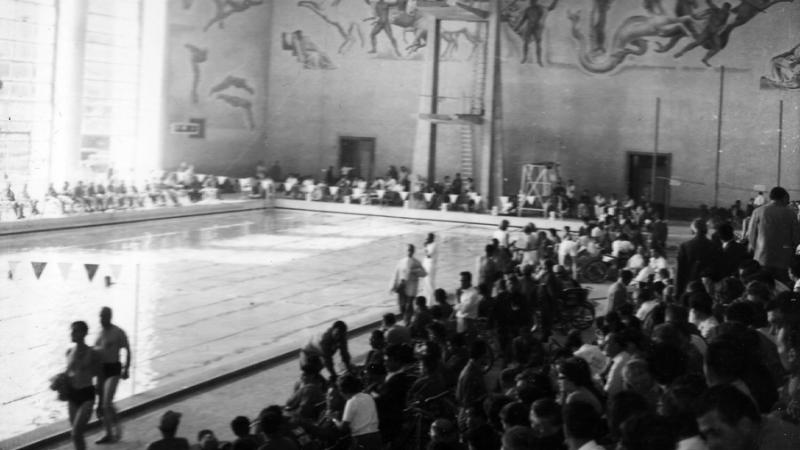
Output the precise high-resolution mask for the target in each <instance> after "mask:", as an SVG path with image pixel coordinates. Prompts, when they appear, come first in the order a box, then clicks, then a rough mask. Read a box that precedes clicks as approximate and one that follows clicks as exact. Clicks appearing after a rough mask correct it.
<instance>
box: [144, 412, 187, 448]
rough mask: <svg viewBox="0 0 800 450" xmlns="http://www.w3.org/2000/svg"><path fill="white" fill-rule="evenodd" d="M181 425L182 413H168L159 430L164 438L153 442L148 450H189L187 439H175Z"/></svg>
mask: <svg viewBox="0 0 800 450" xmlns="http://www.w3.org/2000/svg"><path fill="white" fill-rule="evenodd" d="M180 423H181V413H179V412H175V411H167V412H165V413H164V414H163V415H162V416H161V422H160V423H159V425H158V430H159V431H160V432H161V436H162V438H161V439H160V440H158V441H155V442H151V443H150V444H149V445H148V446H147V450H189V441H187V440H186V438H181V437H175V435H176V434H177V432H178V425H180Z"/></svg>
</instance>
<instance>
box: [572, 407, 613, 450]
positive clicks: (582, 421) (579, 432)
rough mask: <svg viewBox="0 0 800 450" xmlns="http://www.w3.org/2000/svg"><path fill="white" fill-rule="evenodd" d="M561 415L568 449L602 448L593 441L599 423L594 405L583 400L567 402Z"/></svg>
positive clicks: (592, 449) (598, 415)
mask: <svg viewBox="0 0 800 450" xmlns="http://www.w3.org/2000/svg"><path fill="white" fill-rule="evenodd" d="M562 417H563V421H564V435H565V436H566V444H567V448H569V450H604V449H603V447H601V446H600V445H598V444H597V442H595V438H596V437H597V436H598V433H599V429H600V426H601V423H600V413H599V412H597V409H596V408H595V407H594V406H592V405H591V404H590V403H586V402H583V401H576V402H572V403H567V404H565V405H564V409H563V413H562Z"/></svg>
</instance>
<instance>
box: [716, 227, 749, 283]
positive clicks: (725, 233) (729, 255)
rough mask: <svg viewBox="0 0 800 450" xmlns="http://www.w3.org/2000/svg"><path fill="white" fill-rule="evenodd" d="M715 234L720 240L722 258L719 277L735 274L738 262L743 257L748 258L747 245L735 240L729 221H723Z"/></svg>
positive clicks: (739, 262)
mask: <svg viewBox="0 0 800 450" xmlns="http://www.w3.org/2000/svg"><path fill="white" fill-rule="evenodd" d="M717 235H718V236H719V240H720V242H722V258H721V259H720V264H719V273H718V274H717V275H718V276H719V277H720V278H725V277H729V276H736V273H737V271H738V270H739V264H741V263H742V261H744V260H745V259H748V256H749V255H748V254H747V246H746V245H744V244H741V243H739V242H736V236H735V235H734V234H733V225H731V224H730V223H723V224H722V225H720V226H719V228H718V229H717Z"/></svg>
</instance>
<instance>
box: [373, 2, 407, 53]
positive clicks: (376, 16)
mask: <svg viewBox="0 0 800 450" xmlns="http://www.w3.org/2000/svg"><path fill="white" fill-rule="evenodd" d="M365 1H367V3H369V4H370V5H371V6H372V17H371V18H370V19H371V20H373V23H372V31H370V33H369V40H370V43H371V44H372V49H371V50H370V51H369V52H370V53H377V52H378V50H377V43H378V42H377V41H378V34H380V32H381V31H383V32H384V33H386V37H388V38H389V42H391V44H392V49H394V54H395V55H397V56H398V57H399V56H401V55H400V50H398V49H397V40H396V39H395V38H394V34H392V21H391V20H390V19H389V12H390V10H391V9H392V7H394V6H396V5H397V0H392V1H387V0H377V1H376V0H365Z"/></svg>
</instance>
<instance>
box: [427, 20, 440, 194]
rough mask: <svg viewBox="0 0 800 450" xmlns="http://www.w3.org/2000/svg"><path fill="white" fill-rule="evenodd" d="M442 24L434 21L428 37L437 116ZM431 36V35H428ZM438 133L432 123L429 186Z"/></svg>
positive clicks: (433, 107) (432, 106)
mask: <svg viewBox="0 0 800 450" xmlns="http://www.w3.org/2000/svg"><path fill="white" fill-rule="evenodd" d="M441 24H442V21H441V20H438V19H434V21H433V27H432V28H433V29H432V30H431V31H432V32H433V36H429V37H428V45H430V46H431V47H432V48H433V52H432V53H428V55H432V58H431V60H430V64H431V92H430V95H431V99H430V101H431V103H430V111H431V114H436V113H438V112H439V52H440V50H439V45H440V42H439V34H440V32H441ZM428 34H431V33H428ZM436 132H437V126H436V123H433V122H431V125H430V130H429V131H428V186H432V185H433V182H434V181H435V180H436Z"/></svg>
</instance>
